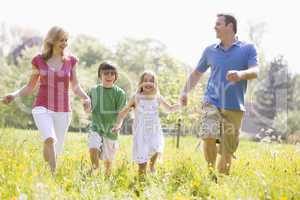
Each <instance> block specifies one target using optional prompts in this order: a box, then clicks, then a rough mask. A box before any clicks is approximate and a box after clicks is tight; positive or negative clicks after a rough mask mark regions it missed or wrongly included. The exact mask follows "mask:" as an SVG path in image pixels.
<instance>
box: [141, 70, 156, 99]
mask: <svg viewBox="0 0 300 200" xmlns="http://www.w3.org/2000/svg"><path fill="white" fill-rule="evenodd" d="M146 75H150V76H152V77H153V83H154V94H159V89H158V84H157V76H156V74H155V73H154V72H153V71H149V70H147V71H144V72H143V73H142V74H141V76H140V80H139V84H138V90H137V93H142V92H143V82H144V77H145V76H146Z"/></svg>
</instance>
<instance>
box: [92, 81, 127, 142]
mask: <svg viewBox="0 0 300 200" xmlns="http://www.w3.org/2000/svg"><path fill="white" fill-rule="evenodd" d="M88 95H89V96H90V98H91V101H92V122H91V124H90V127H89V128H90V130H91V131H95V132H97V133H98V134H100V135H101V136H103V137H107V138H109V139H112V140H117V139H118V134H117V133H113V132H112V131H111V129H112V127H113V126H114V124H115V123H116V121H117V116H118V112H119V111H120V110H121V109H122V108H123V107H124V106H125V104H126V94H125V92H124V90H123V89H121V88H120V87H118V86H116V85H113V86H112V87H111V88H105V87H103V86H102V85H96V86H94V87H93V88H91V90H90V91H89V93H88Z"/></svg>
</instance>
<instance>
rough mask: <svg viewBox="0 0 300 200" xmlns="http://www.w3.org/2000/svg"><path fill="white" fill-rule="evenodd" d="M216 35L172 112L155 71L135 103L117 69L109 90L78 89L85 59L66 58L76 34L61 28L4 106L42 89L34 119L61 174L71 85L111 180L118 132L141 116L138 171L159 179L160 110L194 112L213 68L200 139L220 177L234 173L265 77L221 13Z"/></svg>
mask: <svg viewBox="0 0 300 200" xmlns="http://www.w3.org/2000/svg"><path fill="white" fill-rule="evenodd" d="M214 29H215V32H216V37H217V38H218V39H219V40H220V41H219V42H218V43H216V44H212V45H210V46H208V47H206V48H205V50H204V51H203V54H202V56H201V58H200V60H199V62H198V65H197V66H196V67H195V69H194V71H193V72H192V73H191V74H190V75H189V77H188V79H187V81H186V83H185V85H184V86H183V89H182V92H181V93H180V94H179V96H180V97H179V103H178V104H174V105H170V104H169V103H168V102H167V101H166V100H165V99H164V97H162V96H161V95H160V93H159V86H158V82H157V77H156V75H155V73H153V72H152V71H145V72H144V73H142V74H141V75H140V79H139V83H138V86H137V89H136V93H135V94H134V95H133V96H132V97H131V98H129V100H128V102H127V100H126V99H127V95H126V92H125V91H124V90H123V89H121V88H120V87H118V86H117V85H116V84H115V82H116V81H117V79H118V67H117V66H116V65H115V64H113V63H110V62H103V63H101V64H100V65H99V68H98V79H99V81H100V82H101V84H98V85H95V86H94V87H92V88H91V89H90V90H89V91H88V92H85V91H84V90H83V89H82V88H81V86H80V84H79V82H78V77H77V72H76V71H77V65H78V59H77V58H76V57H75V56H72V55H70V54H67V53H66V52H65V48H66V47H67V45H68V33H67V32H66V31H65V30H64V29H63V28H61V27H57V26H55V27H52V28H51V29H50V30H49V32H48V33H47V35H46V37H45V39H44V42H43V48H42V52H41V53H40V54H38V55H37V56H35V57H34V58H33V59H32V73H31V75H30V77H29V80H28V83H27V84H26V85H25V86H23V87H22V88H20V89H19V90H17V91H15V92H13V93H10V94H8V95H6V96H5V97H4V98H3V100H2V101H3V103H5V104H9V103H11V102H12V101H14V99H15V98H17V97H21V96H25V95H29V94H30V93H31V92H32V91H33V89H34V88H35V86H36V85H37V84H38V85H39V89H38V93H37V96H36V98H35V101H34V103H33V109H32V115H33V119H34V122H35V124H36V126H37V128H38V130H39V131H40V133H41V136H42V140H43V156H44V159H45V161H46V162H47V163H48V164H49V166H50V169H51V171H52V172H53V173H54V172H55V170H56V162H57V156H58V155H59V154H60V153H62V151H63V144H64V137H65V133H66V132H67V131H68V127H69V125H70V120H71V107H70V100H69V85H71V88H72V90H73V92H74V93H75V94H76V95H77V96H79V97H80V98H81V100H82V104H83V107H84V110H85V111H86V112H88V113H91V124H90V126H89V133H88V142H87V143H88V147H89V152H90V159H91V163H92V171H93V172H97V171H98V170H99V159H101V160H103V161H104V166H105V175H107V176H109V175H110V174H111V168H112V161H113V160H114V159H115V155H116V153H117V151H118V132H119V131H120V129H121V127H122V123H123V120H124V118H125V117H126V116H127V114H128V113H129V112H130V111H131V110H132V109H133V110H134V113H135V118H134V122H133V125H132V135H133V142H132V144H133V148H132V158H133V161H134V162H136V163H137V164H138V173H139V175H145V174H146V172H147V166H149V171H150V172H151V173H155V172H156V168H155V166H156V161H157V159H158V158H159V156H160V155H161V154H162V153H163V149H164V137H163V132H162V128H161V124H160V119H159V107H160V106H162V107H164V108H165V109H167V110H168V111H170V112H176V111H177V110H179V109H180V108H181V107H183V106H187V104H188V93H189V92H190V91H191V90H192V89H193V88H194V87H195V86H196V85H197V83H198V82H199V80H200V79H201V77H202V75H203V74H204V73H205V72H206V71H207V70H208V69H210V76H209V80H208V82H207V88H206V92H205V95H204V98H203V101H202V112H203V126H202V128H201V130H199V134H200V137H201V139H202V140H203V152H204V157H205V159H206V161H207V164H208V168H209V169H215V167H216V160H217V154H219V155H220V158H219V160H218V163H217V170H218V171H219V172H220V173H222V174H229V171H230V166H231V160H232V158H233V157H234V153H235V151H236V150H237V148H238V144H239V129H240V126H241V122H242V118H243V113H244V111H245V106H244V96H245V93H246V89H247V80H251V79H255V78H257V76H258V56H257V52H256V49H255V47H254V45H252V44H250V43H247V42H243V41H240V40H238V38H237V36H236V33H237V20H236V18H235V17H234V16H232V15H230V14H218V15H217V16H216V23H215V26H214Z"/></svg>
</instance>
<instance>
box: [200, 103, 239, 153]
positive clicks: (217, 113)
mask: <svg viewBox="0 0 300 200" xmlns="http://www.w3.org/2000/svg"><path fill="white" fill-rule="evenodd" d="M202 112H203V113H202V130H201V132H200V138H202V139H209V138H212V139H216V140H219V141H220V148H219V153H220V154H222V153H223V152H224V153H230V154H233V153H234V152H235V151H236V149H237V147H238V144H239V135H240V127H241V122H242V119H243V114H244V112H243V111H239V110H225V109H218V108H217V107H215V106H214V105H211V104H209V103H204V104H203V106H202Z"/></svg>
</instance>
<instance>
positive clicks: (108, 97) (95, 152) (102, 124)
mask: <svg viewBox="0 0 300 200" xmlns="http://www.w3.org/2000/svg"><path fill="white" fill-rule="evenodd" d="M98 78H99V80H100V81H101V84H98V85H96V86H94V87H93V88H92V89H91V90H90V92H89V96H90V98H91V101H92V122H91V124H90V127H89V134H88V146H89V151H90V158H91V162H92V171H94V172H97V171H98V170H99V158H100V159H101V160H103V161H104V166H105V175H106V176H109V175H110V174H111V165H112V161H113V160H114V158H115V155H116V152H117V150H118V148H119V144H118V141H117V139H118V134H117V133H113V132H112V131H111V129H112V127H113V125H114V124H115V123H116V120H117V115H118V112H119V111H120V110H121V109H122V108H123V107H124V105H125V104H126V94H125V92H124V90H123V89H121V88H120V87H118V86H117V85H115V84H114V83H115V81H116V80H117V79H118V72H117V68H116V67H115V66H114V65H113V64H110V63H106V62H104V63H102V64H100V66H99V68H98Z"/></svg>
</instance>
